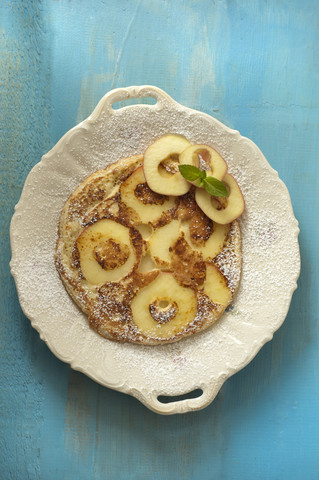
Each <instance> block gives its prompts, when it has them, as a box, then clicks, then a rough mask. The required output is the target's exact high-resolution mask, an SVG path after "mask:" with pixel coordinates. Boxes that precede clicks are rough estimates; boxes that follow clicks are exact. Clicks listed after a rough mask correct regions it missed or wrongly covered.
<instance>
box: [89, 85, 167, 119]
mask: <svg viewBox="0 0 319 480" xmlns="http://www.w3.org/2000/svg"><path fill="white" fill-rule="evenodd" d="M145 97H152V98H155V100H156V103H155V104H154V105H147V106H148V107H150V108H153V109H155V110H162V109H163V108H165V107H169V105H172V104H174V105H176V102H175V100H173V99H172V98H171V97H170V96H169V95H167V93H166V92H164V91H163V90H161V89H160V88H158V87H154V86H153V85H141V86H131V87H125V88H116V89H114V90H111V91H110V92H108V93H107V94H106V95H104V97H103V98H102V99H101V100H100V102H99V103H98V105H97V106H96V108H95V110H94V111H93V113H92V115H91V118H92V117H95V118H97V117H98V116H100V115H101V113H107V114H112V115H113V114H116V112H118V110H114V109H113V104H114V103H116V102H120V101H122V100H129V99H133V98H145Z"/></svg>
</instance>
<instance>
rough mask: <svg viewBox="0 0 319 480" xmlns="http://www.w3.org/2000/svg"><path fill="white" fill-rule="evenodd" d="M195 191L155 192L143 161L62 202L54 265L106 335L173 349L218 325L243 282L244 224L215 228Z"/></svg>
mask: <svg viewBox="0 0 319 480" xmlns="http://www.w3.org/2000/svg"><path fill="white" fill-rule="evenodd" d="M195 190H196V188H195V186H193V185H190V188H189V189H188V191H187V192H186V193H184V194H181V195H179V196H172V195H163V194H160V193H156V192H154V191H153V190H151V189H150V188H149V186H148V184H147V183H146V180H145V176H144V170H143V155H138V156H134V157H130V158H126V159H123V160H120V161H118V162H117V163H115V164H113V165H110V166H108V167H107V168H106V169H105V170H99V171H97V172H95V173H93V174H92V175H90V176H89V177H88V178H86V179H85V180H84V181H83V182H82V183H81V185H80V186H79V187H78V188H76V190H75V191H74V192H73V193H72V194H71V196H70V197H69V199H68V200H67V202H66V203H65V205H64V208H63V210H62V213H61V217H60V222H59V228H58V240H57V248H56V255H55V263H56V267H57V270H58V272H59V274H60V276H61V279H62V281H63V283H64V285H65V287H66V290H67V291H68V293H69V294H70V296H71V297H72V299H73V300H74V301H75V303H76V304H77V305H78V306H79V308H80V309H81V310H82V311H83V312H85V314H86V315H87V316H88V320H89V324H90V326H91V327H92V328H93V329H95V330H96V331H97V332H98V333H99V334H100V335H102V336H103V337H106V338H108V339H111V340H117V341H120V342H133V343H138V344H145V345H157V344H163V343H170V342H175V341H178V340H180V339H182V338H184V337H187V336H189V335H192V334H194V333H197V332H200V331H202V330H204V329H206V328H207V327H209V326H210V325H212V324H213V323H214V322H215V321H216V320H217V319H218V318H219V317H220V315H221V314H222V313H223V312H224V310H225V309H226V307H227V306H228V305H229V304H230V303H231V301H232V299H233V297H234V295H235V292H236V290H237V288H238V285H239V280H240V270H241V237H240V228H239V223H238V221H237V220H234V221H232V222H231V223H229V224H226V225H223V224H218V223H216V222H214V221H213V220H211V219H210V218H209V217H208V216H206V214H205V213H204V212H203V211H202V210H201V209H200V208H199V206H198V205H197V203H196V198H195Z"/></svg>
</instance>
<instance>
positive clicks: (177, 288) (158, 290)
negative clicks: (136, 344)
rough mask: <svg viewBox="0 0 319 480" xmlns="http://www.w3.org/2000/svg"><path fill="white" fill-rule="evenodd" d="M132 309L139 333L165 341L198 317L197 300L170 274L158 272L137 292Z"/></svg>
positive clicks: (191, 292)
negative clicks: (154, 277)
mask: <svg viewBox="0 0 319 480" xmlns="http://www.w3.org/2000/svg"><path fill="white" fill-rule="evenodd" d="M131 309H132V314H133V321H134V323H135V325H136V326H137V328H138V332H139V333H141V334H142V335H145V336H147V337H151V338H160V339H168V338H172V337H174V336H175V335H177V334H178V333H180V332H182V331H183V330H184V329H185V328H186V327H187V326H188V325H190V324H191V323H192V321H193V320H194V318H195V316H196V313H197V297H196V294H195V292H194V291H193V290H192V289H191V288H186V287H182V286H181V285H179V284H178V283H177V281H176V280H175V279H174V277H173V275H172V274H170V273H167V272H161V273H160V274H159V275H158V276H157V277H156V279H155V280H154V281H153V282H152V283H150V284H149V285H148V286H147V287H144V288H142V289H141V290H140V291H139V292H138V294H137V295H136V297H134V299H133V300H132V303H131Z"/></svg>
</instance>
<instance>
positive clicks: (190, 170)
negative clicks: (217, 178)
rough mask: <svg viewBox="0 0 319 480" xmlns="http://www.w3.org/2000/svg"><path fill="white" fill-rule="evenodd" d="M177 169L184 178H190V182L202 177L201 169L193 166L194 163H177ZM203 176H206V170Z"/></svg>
mask: <svg viewBox="0 0 319 480" xmlns="http://www.w3.org/2000/svg"><path fill="white" fill-rule="evenodd" d="M178 169H179V171H180V173H181V174H182V175H183V177H184V178H186V180H190V181H191V182H194V181H195V180H197V179H199V178H203V176H202V171H201V170H200V169H199V168H197V167H194V165H186V164H183V165H178ZM205 176H206V172H205Z"/></svg>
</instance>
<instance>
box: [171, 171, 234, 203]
mask: <svg viewBox="0 0 319 480" xmlns="http://www.w3.org/2000/svg"><path fill="white" fill-rule="evenodd" d="M178 169H179V171H180V173H181V175H182V176H183V177H184V178H186V180H189V181H190V182H195V181H196V180H198V186H199V187H204V188H205V190H206V191H207V192H208V193H209V194H210V195H212V196H213V197H228V196H229V193H228V190H227V188H226V186H225V185H224V184H223V182H221V181H220V180H218V179H217V178H215V177H208V176H207V174H206V172H205V170H200V169H199V168H197V167H195V166H194V165H186V164H183V165H179V166H178Z"/></svg>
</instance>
